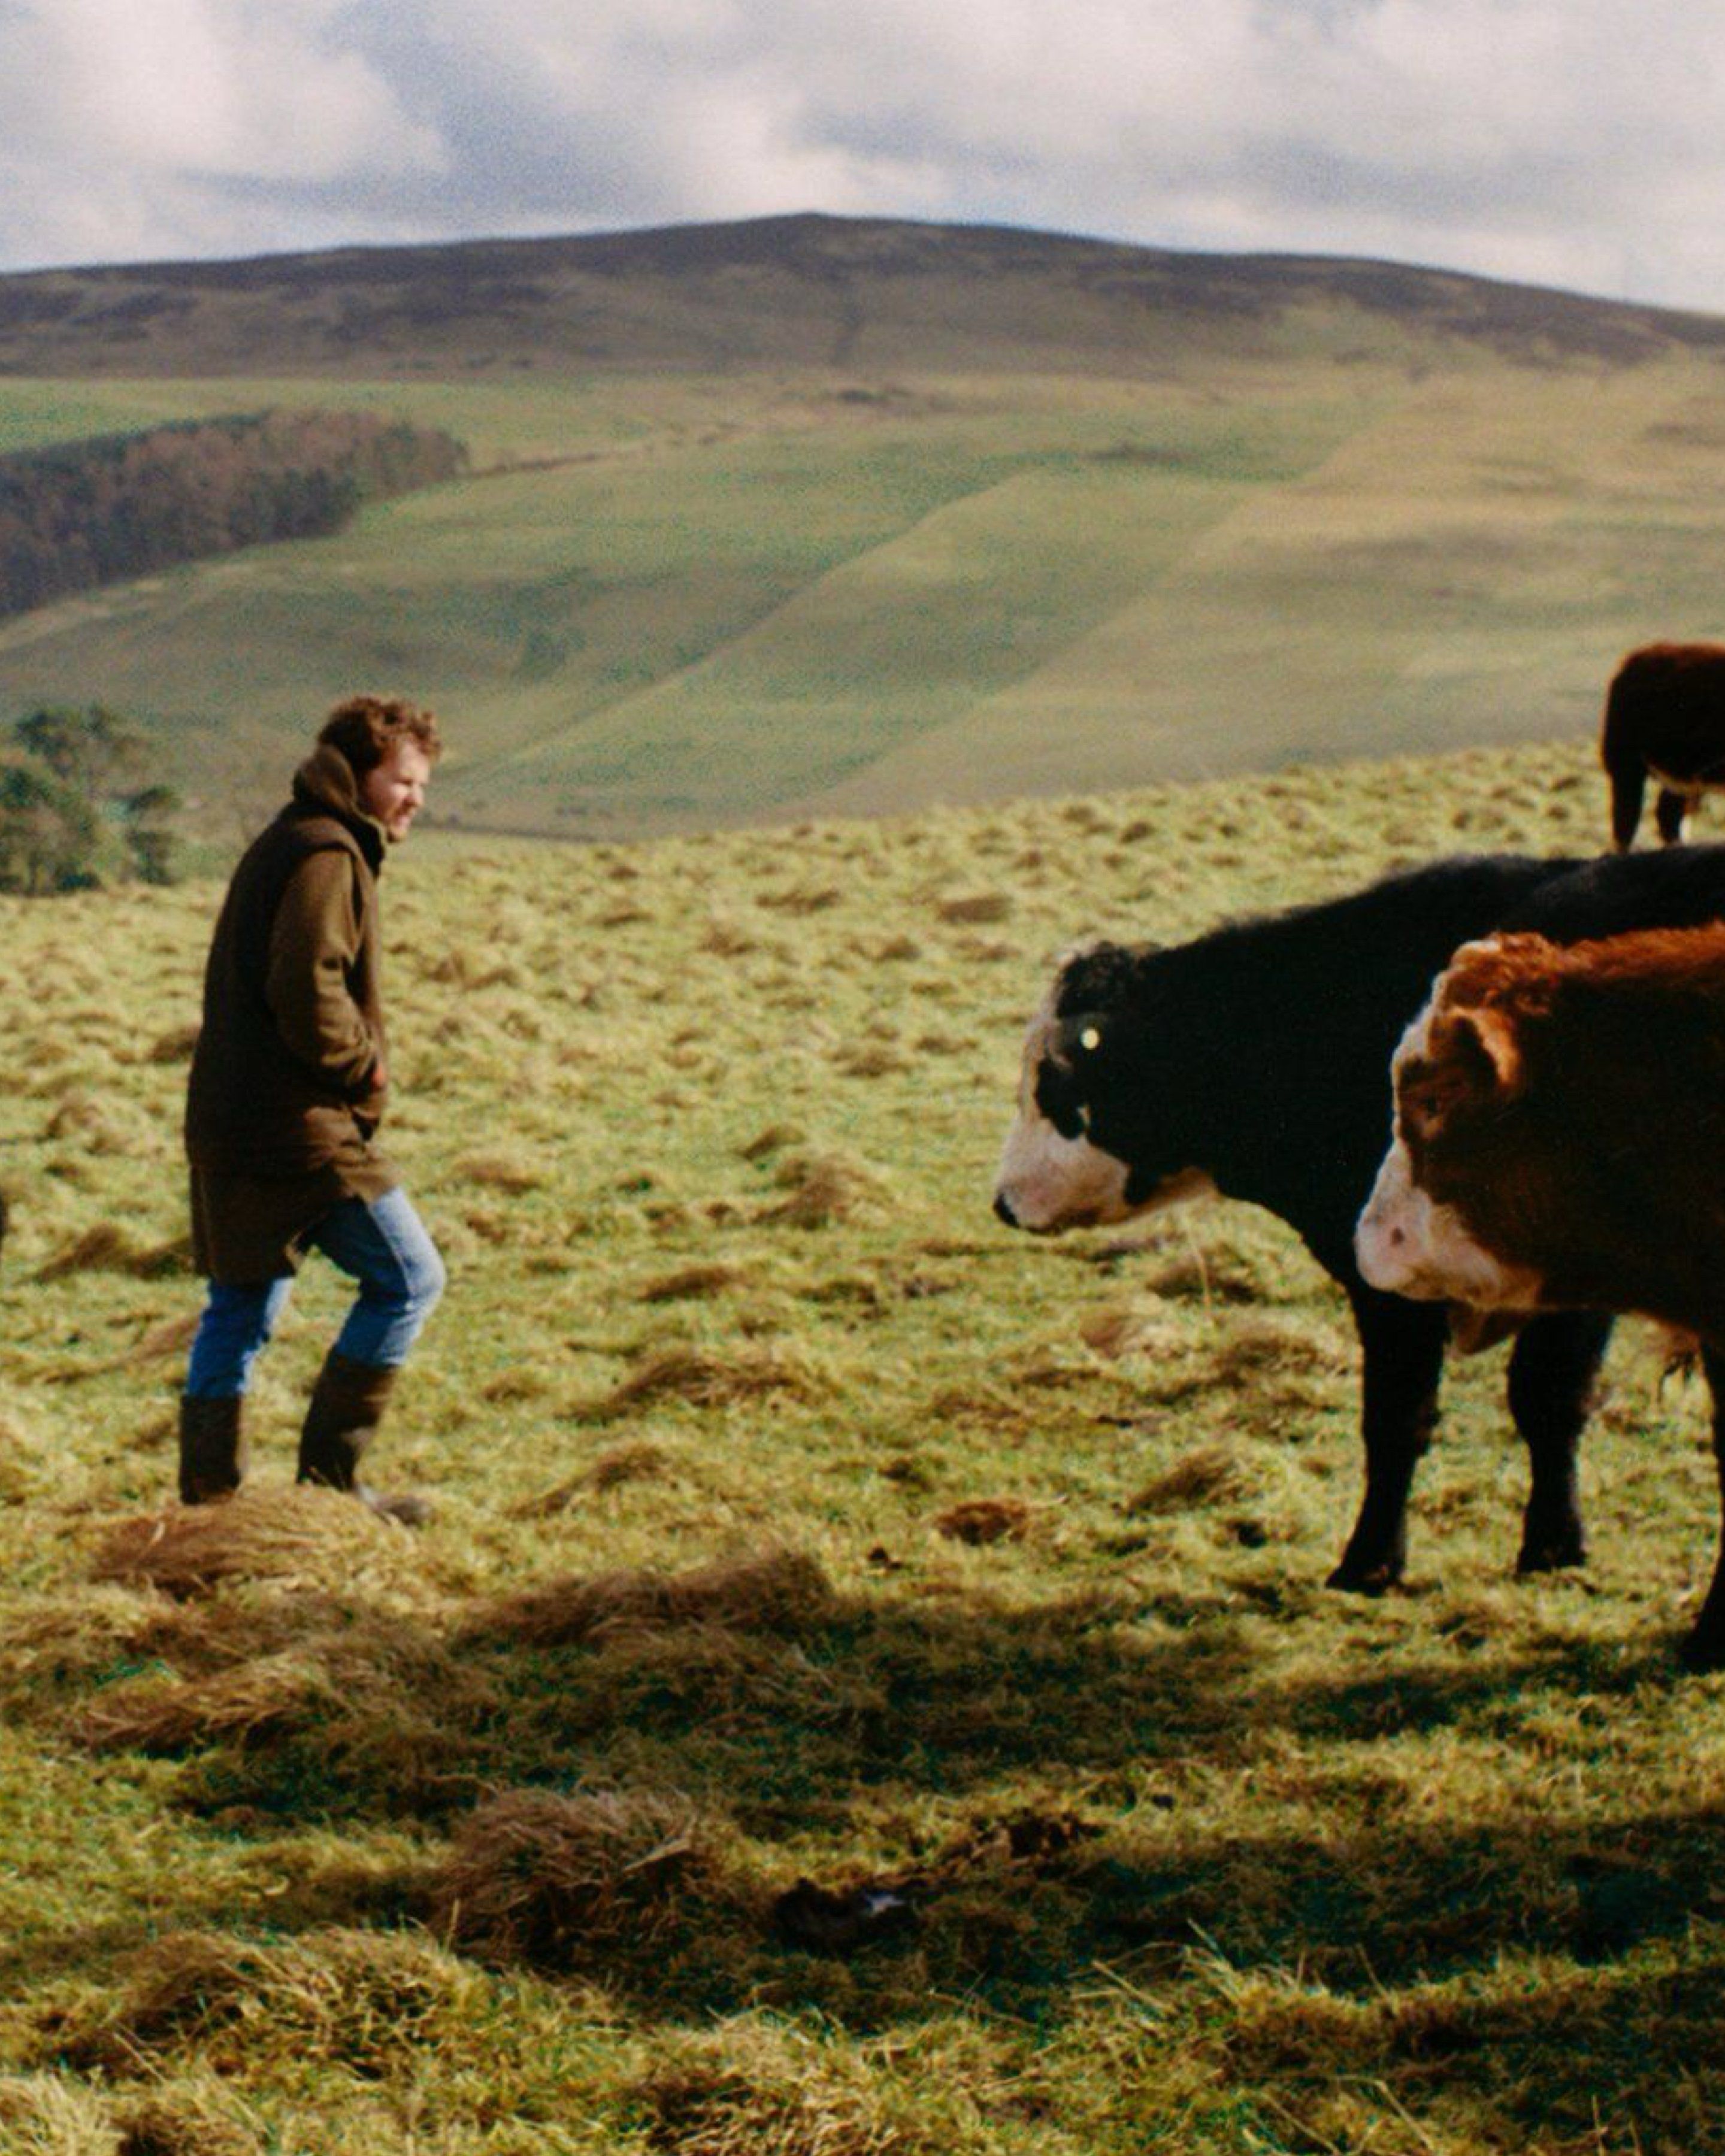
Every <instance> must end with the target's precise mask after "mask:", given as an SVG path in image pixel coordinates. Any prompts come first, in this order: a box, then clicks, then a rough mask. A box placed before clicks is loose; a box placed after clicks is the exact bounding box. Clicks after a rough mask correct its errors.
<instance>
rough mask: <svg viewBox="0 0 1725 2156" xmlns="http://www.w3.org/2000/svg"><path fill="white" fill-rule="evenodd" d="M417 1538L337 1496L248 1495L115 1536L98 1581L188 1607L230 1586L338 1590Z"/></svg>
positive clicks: (183, 1509)
mask: <svg viewBox="0 0 1725 2156" xmlns="http://www.w3.org/2000/svg"><path fill="white" fill-rule="evenodd" d="M412 1547H413V1545H412V1543H411V1540H410V1538H409V1537H408V1536H406V1535H404V1534H403V1532H401V1530H400V1529H399V1528H398V1527H394V1526H393V1525H392V1524H391V1522H388V1520H382V1519H379V1518H378V1517H377V1514H376V1513H375V1512H372V1511H371V1510H370V1509H369V1508H368V1507H366V1506H364V1505H361V1504H357V1503H356V1502H355V1501H354V1500H353V1499H352V1497H347V1496H341V1495H340V1494H339V1493H338V1492H336V1491H331V1490H316V1489H299V1488H295V1489H291V1490H284V1491H271V1492H270V1493H268V1494H267V1495H264V1494H258V1495H254V1494H252V1493H250V1492H244V1493H242V1494H241V1495H240V1496H237V1497H234V1498H233V1499H230V1500H229V1501H228V1502H227V1503H226V1504H220V1505H177V1506H175V1507H173V1508H172V1510H170V1511H167V1512H149V1513H146V1514H144V1515H143V1516H142V1517H141V1518H137V1519H131V1520H124V1521H122V1522H121V1523H120V1524H119V1525H118V1526H117V1527H114V1528H113V1529H111V1530H110V1532H109V1534H108V1535H107V1537H105V1540H104V1542H103V1543H102V1545H101V1548H100V1551H99V1552H98V1553H97V1558H96V1562H95V1566H94V1568H93V1569H92V1573H91V1577H92V1578H95V1579H98V1580H114V1581H118V1582H120V1583H121V1584H125V1585H128V1586H133V1587H154V1588H159V1589H161V1590H162V1592H163V1593H164V1594H171V1595H173V1596H175V1597H177V1598H178V1599H185V1598H186V1597H187V1596H191V1595H195V1594H208V1592H209V1591H210V1589H213V1588H214V1587H216V1586H218V1585H219V1584H221V1582H222V1581H223V1580H228V1579H266V1580H272V1581H275V1582H277V1583H280V1584H294V1585H316V1586H334V1585H340V1584H343V1583H344V1582H349V1581H352V1579H353V1578H354V1577H355V1576H356V1574H357V1573H363V1572H365V1571H367V1570H376V1569H377V1567H378V1566H379V1564H380V1563H390V1562H391V1561H392V1560H393V1563H396V1564H399V1563H401V1561H402V1559H403V1555H404V1553H407V1552H408V1551H409V1550H411V1548H412Z"/></svg>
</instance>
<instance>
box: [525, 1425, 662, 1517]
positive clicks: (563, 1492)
mask: <svg viewBox="0 0 1725 2156" xmlns="http://www.w3.org/2000/svg"><path fill="white" fill-rule="evenodd" d="M674 1466H675V1462H674V1460H673V1459H672V1455H670V1453H669V1452H668V1451H666V1450H665V1447H664V1446H663V1445H655V1444H654V1443H653V1442H652V1440H650V1439H649V1438H642V1439H640V1440H638V1441H637V1442H636V1443H634V1444H632V1445H613V1446H612V1447H611V1448H610V1450H608V1451H606V1452H602V1453H601V1454H600V1455H599V1456H598V1459H597V1460H594V1461H593V1464H592V1466H588V1467H585V1468H583V1470H582V1471H581V1473H580V1474H578V1475H576V1476H571V1478H570V1479H569V1480H568V1481H567V1482H560V1483H558V1484H557V1487H556V1488H555V1489H554V1490H545V1491H541V1492H540V1493H539V1494H538V1495H537V1496H532V1497H523V1498H521V1499H520V1500H519V1501H517V1502H516V1503H515V1504H513V1505H511V1507H510V1508H509V1513H508V1517H510V1518H511V1520H550V1519H555V1518H556V1517H557V1514H558V1513H559V1512H567V1511H568V1509H569V1507H571V1506H572V1504H573V1503H574V1502H575V1501H576V1499H577V1498H578V1497H580V1496H583V1494H584V1493H585V1492H587V1491H606V1490H619V1489H621V1488H622V1487H623V1486H624V1485H625V1484H626V1483H629V1482H650V1481H658V1480H660V1478H661V1477H663V1476H667V1475H669V1474H670V1473H671V1472H672V1471H673V1468H674Z"/></svg>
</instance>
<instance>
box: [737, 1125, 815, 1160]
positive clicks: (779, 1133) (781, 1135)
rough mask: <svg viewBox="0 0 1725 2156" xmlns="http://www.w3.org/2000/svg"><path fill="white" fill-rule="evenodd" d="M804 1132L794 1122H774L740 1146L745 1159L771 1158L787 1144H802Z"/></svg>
mask: <svg viewBox="0 0 1725 2156" xmlns="http://www.w3.org/2000/svg"><path fill="white" fill-rule="evenodd" d="M802 1142H803V1133H802V1132H801V1131H799V1130H798V1128H797V1127H796V1125H795V1124H794V1123H774V1124H773V1125H772V1126H771V1127H769V1128H768V1129H767V1130H764V1131H762V1132H761V1134H760V1135H759V1137H752V1138H751V1139H750V1140H749V1142H748V1143H747V1145H746V1146H743V1147H741V1148H740V1152H741V1154H742V1158H743V1159H744V1160H770V1159H771V1158H773V1154H774V1153H776V1152H783V1151H784V1149H785V1147H787V1146H793V1145H801V1144H802Z"/></svg>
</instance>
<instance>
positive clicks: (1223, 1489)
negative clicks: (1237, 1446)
mask: <svg viewBox="0 0 1725 2156" xmlns="http://www.w3.org/2000/svg"><path fill="white" fill-rule="evenodd" d="M1252 1486H1253V1482H1252V1475H1251V1471H1250V1467H1249V1466H1247V1464H1246V1462H1245V1460H1242V1459H1241V1458H1240V1455H1239V1454H1238V1453H1237V1452H1235V1450H1234V1449H1233V1448H1232V1446H1230V1445H1197V1446H1194V1449H1193V1450H1191V1451H1190V1452H1187V1453H1183V1454H1182V1455H1181V1456H1180V1457H1179V1459H1178V1460H1174V1461H1173V1463H1172V1465H1170V1466H1168V1467H1165V1468H1164V1469H1163V1471H1162V1472H1161V1474H1159V1475H1157V1476H1153V1477H1152V1479H1151V1480H1150V1481H1148V1482H1147V1483H1145V1484H1144V1485H1143V1486H1142V1488H1141V1489H1140V1490H1139V1491H1137V1493H1136V1495H1134V1496H1132V1497H1130V1498H1128V1499H1127V1506H1126V1509H1127V1512H1184V1511H1187V1510H1188V1509H1189V1508H1190V1507H1193V1506H1195V1505H1204V1504H1209V1503H1210V1502H1211V1501H1213V1500H1214V1499H1217V1498H1238V1497H1243V1496H1246V1495H1247V1494H1248V1492H1249V1491H1250V1490H1251V1488H1252Z"/></svg>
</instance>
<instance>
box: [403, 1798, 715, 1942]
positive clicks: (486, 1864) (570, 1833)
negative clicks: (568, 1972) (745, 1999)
mask: <svg viewBox="0 0 1725 2156" xmlns="http://www.w3.org/2000/svg"><path fill="white" fill-rule="evenodd" d="M718 1876H719V1875H718V1866H717V1862H716V1856H715V1853H714V1850H713V1847H712V1845H711V1839H710V1837H709V1835H707V1833H706V1830H704V1829H703V1828H702V1826H701V1822H700V1821H699V1820H698V1819H697V1818H696V1814H695V1810H694V1808H693V1806H692V1805H691V1804H690V1803H689V1801H688V1799H686V1798H684V1797H681V1796H678V1795H675V1794H659V1793H657V1792H655V1791H651V1790H636V1791H631V1792H627V1793H623V1792H598V1793H595V1794H586V1795H578V1796H569V1797H565V1796H559V1795H557V1794H555V1793H554V1792H553V1791H552V1790H549V1789H506V1790H504V1791H502V1792H501V1794H498V1795H496V1796H495V1797H493V1798H491V1799H490V1800H489V1801H488V1802H486V1803H485V1804H481V1805H480V1806H479V1808H478V1809H476V1810H475V1812H474V1814H473V1815H472V1817H471V1818H470V1820H468V1821H467V1823H466V1825H465V1826H464V1827H463V1828H462V1829H461V1830H460V1831H459V1834H458V1835H456V1837H455V1840H454V1845H453V1846H452V1848H451V1850H450V1852H449V1861H448V1862H447V1863H446V1864H445V1866H444V1868H443V1871H442V1872H441V1874H440V1876H439V1878H438V1880H437V1881H436V1883H435V1885H434V1887H433V1889H432V1902H431V1910H432V1920H433V1922H434V1924H435V1926H436V1928H437V1929H438V1930H439V1933H440V1934H441V1935H442V1936H443V1937H444V1938H447V1939H448V1940H449V1942H450V1943H451V1944H452V1945H454V1946H457V1947H459V1948H460V1949H461V1951H462V1952H463V1953H468V1954H470V1955H472V1956H473V1957H474V1958H475V1959H476V1960H479V1961H481V1962H484V1963H489V1964H490V1966H492V1967H494V1968H496V1967H506V1966H508V1965H509V1964H510V1963H516V1962H525V1963H529V1964H530V1965H531V1966H532V1967H535V1968H539V1969H567V1968H569V1967H571V1966H572V1964H574V1963H576V1962H578V1961H579V1960H581V1959H583V1958H587V1957H588V1956H598V1955H603V1954H604V1953H607V1952H608V1951H615V1950H617V1949H619V1948H625V1949H627V1950H628V1951H629V1953H639V1952H640V1951H641V1950H642V1949H643V1948H651V1947H652V1946H654V1944H655V1943H662V1942H663V1941H665V1939H666V1938H669V1937H670V1936H672V1935H674V1934H675V1933H676V1932H678V1931H679V1930H680V1929H681V1928H683V1927H684V1926H685V1924H686V1923H687V1922H688V1912H689V1909H690V1905H691V1902H700V1901H701V1900H704V1899H707V1898H710V1897H711V1894H712V1892H713V1889H714V1888H715V1886H716V1884H717V1883H718Z"/></svg>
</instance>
